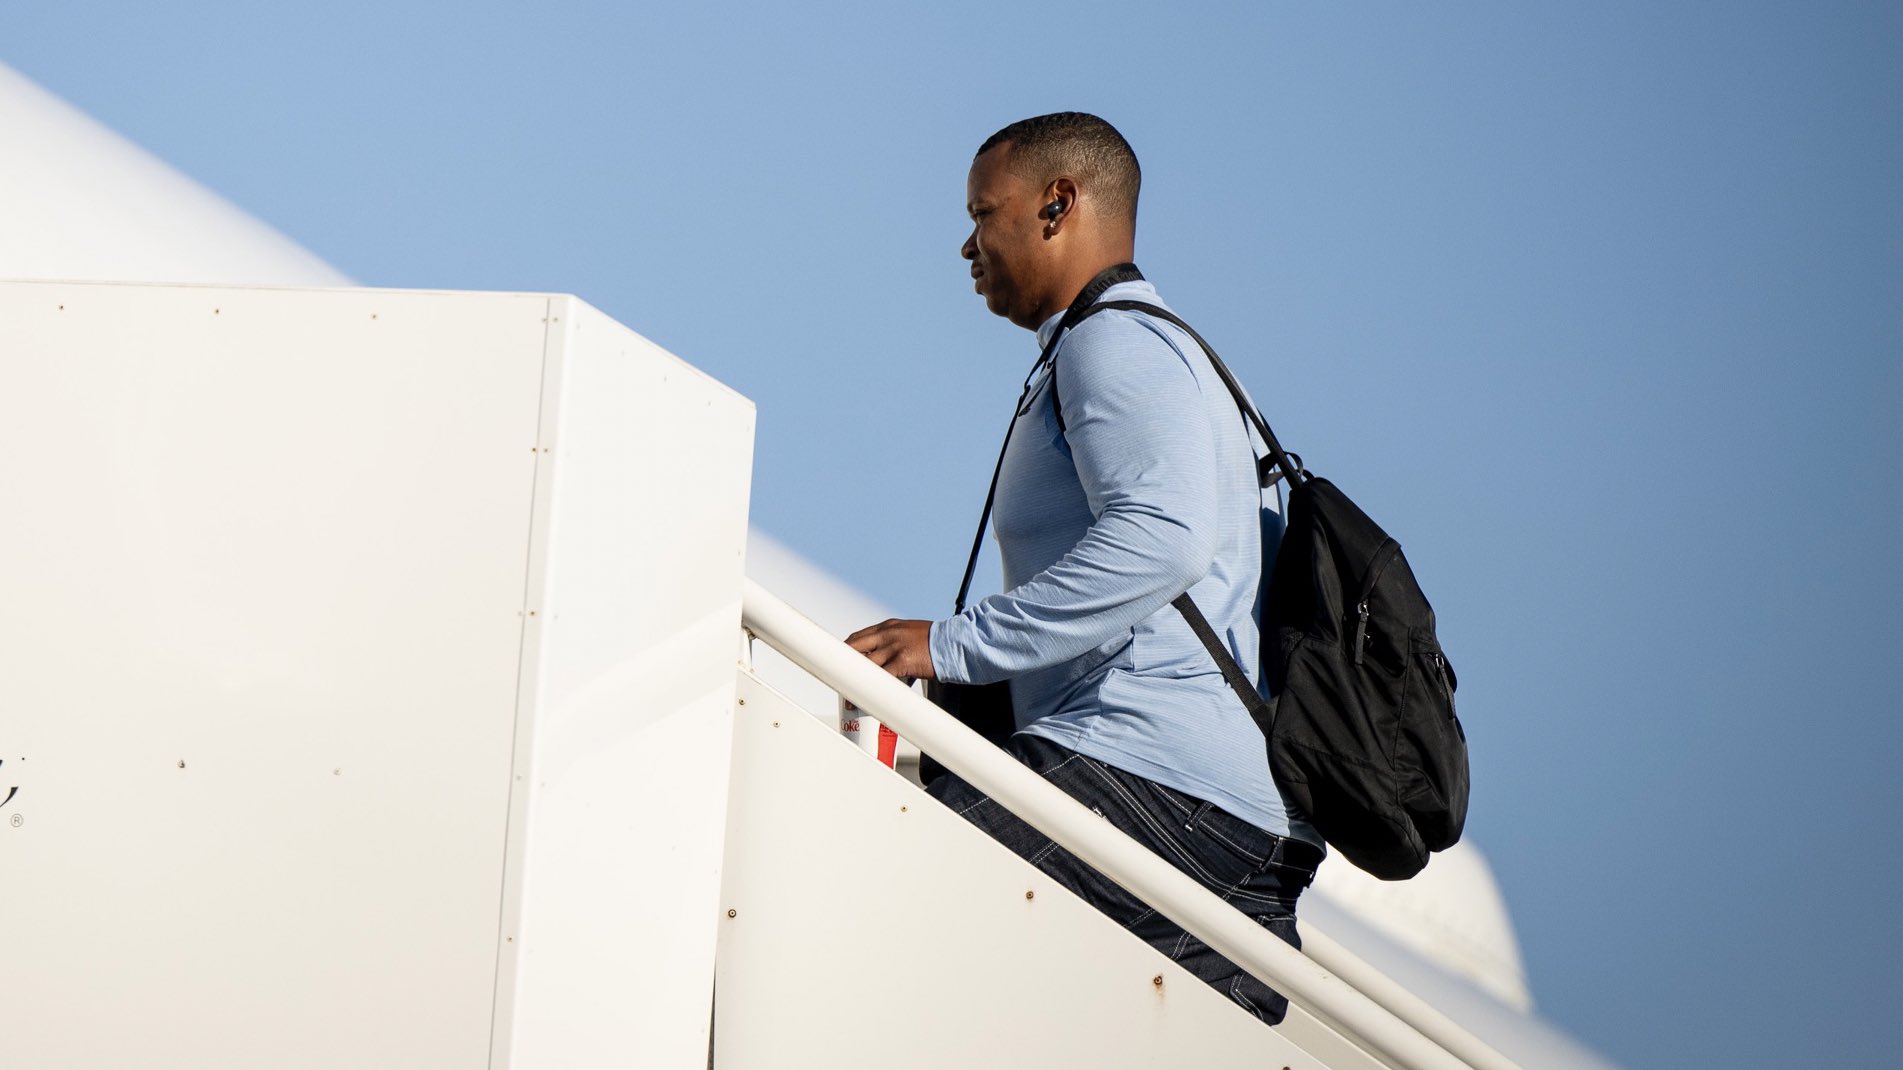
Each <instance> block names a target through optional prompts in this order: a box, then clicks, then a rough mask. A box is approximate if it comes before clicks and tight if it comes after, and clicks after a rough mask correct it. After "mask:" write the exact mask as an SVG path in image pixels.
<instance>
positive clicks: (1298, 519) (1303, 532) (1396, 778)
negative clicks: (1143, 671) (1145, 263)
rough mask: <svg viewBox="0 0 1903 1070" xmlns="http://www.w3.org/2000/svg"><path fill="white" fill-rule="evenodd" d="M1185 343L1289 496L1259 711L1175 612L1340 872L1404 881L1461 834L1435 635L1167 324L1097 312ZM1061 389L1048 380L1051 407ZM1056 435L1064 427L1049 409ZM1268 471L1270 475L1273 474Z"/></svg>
mask: <svg viewBox="0 0 1903 1070" xmlns="http://www.w3.org/2000/svg"><path fill="white" fill-rule="evenodd" d="M1113 308H1114V309H1126V310H1129V311H1135V312H1142V313H1144V314H1146V315H1150V316H1154V317H1156V318H1157V319H1161V320H1166V321H1168V322H1170V323H1173V324H1175V325H1176V326H1178V327H1180V328H1182V329H1183V331H1184V332H1185V333H1187V334H1188V335H1189V336H1190V337H1191V338H1194V339H1195V340H1196V344H1197V345H1199V346H1201V347H1202V348H1203V352H1204V353H1205V354H1207V355H1208V357H1209V363H1210V364H1211V365H1212V366H1213V367H1214V368H1215V370H1216V374H1217V375H1218V376H1220V377H1221V378H1222V381H1223V385H1224V386H1227V387H1228V388H1229V393H1230V394H1231V395H1232V396H1234V398H1235V401H1236V405H1237V407H1239V408H1240V409H1241V410H1242V413H1243V415H1244V416H1245V417H1246V418H1247V419H1248V420H1249V421H1250V422H1251V423H1253V424H1254V425H1255V427H1256V430H1257V432H1258V433H1260V434H1261V436H1262V441H1263V442H1264V443H1265V444H1267V446H1268V448H1269V456H1267V457H1265V458H1262V459H1261V460H1260V461H1259V462H1258V475H1259V477H1260V478H1259V482H1260V484H1261V486H1262V487H1264V488H1265V489H1266V488H1268V487H1270V486H1272V485H1273V484H1274V483H1275V481H1276V480H1277V479H1279V478H1283V477H1286V478H1287V479H1288V483H1289V492H1288V517H1287V526H1286V529H1285V530H1284V531H1283V532H1282V533H1281V537H1280V545H1279V546H1276V545H1271V544H1269V542H1270V540H1269V538H1268V537H1266V536H1265V546H1264V560H1265V561H1266V560H1268V558H1269V556H1270V555H1273V556H1274V560H1275V565H1274V569H1273V571H1272V572H1271V573H1270V574H1269V576H1268V593H1267V594H1266V595H1265V596H1264V597H1263V600H1262V629H1261V632H1262V665H1263V668H1264V671H1265V673H1266V674H1267V676H1268V684H1269V691H1270V694H1271V695H1272V696H1273V698H1272V699H1271V700H1270V701H1268V702H1264V701H1263V700H1262V697H1261V695H1260V694H1258V693H1257V691H1256V689H1255V686H1254V685H1253V684H1252V683H1250V682H1249V679H1248V677H1247V676H1246V675H1244V673H1243V671H1242V668H1241V666H1239V665H1237V664H1236V660H1235V658H1233V657H1231V656H1230V654H1229V650H1228V648H1227V647H1225V646H1224V645H1223V642H1222V640H1221V639H1220V638H1219V637H1218V636H1217V635H1216V632H1215V629H1213V628H1211V627H1210V625H1209V621H1208V619H1207V618H1205V617H1204V616H1203V613H1202V610H1201V609H1199V608H1197V606H1196V603H1195V602H1194V601H1192V600H1191V599H1190V597H1189V595H1188V594H1187V593H1185V594H1183V595H1181V596H1180V597H1178V598H1177V599H1176V600H1175V602H1173V603H1172V604H1173V605H1174V606H1176V608H1177V610H1178V611H1179V612H1181V613H1182V614H1183V617H1184V619H1185V620H1187V621H1188V622H1189V626H1190V628H1191V630H1193V631H1194V632H1195V633H1196V636H1197V638H1199V639H1201V640H1202V642H1203V646H1205V647H1207V648H1208V650H1209V654H1210V656H1211V657H1212V658H1214V659H1215V661H1216V664H1217V665H1218V666H1219V667H1220V668H1221V669H1222V674H1223V677H1224V678H1225V679H1226V680H1228V682H1229V686H1230V687H1231V688H1232V689H1233V690H1234V691H1235V693H1236V696H1237V697H1238V698H1240V699H1241V700H1242V704H1243V705H1244V706H1246V707H1248V710H1249V714H1250V716H1252V717H1253V718H1254V719H1255V723H1256V725H1257V726H1258V727H1260V728H1261V729H1262V734H1263V735H1264V736H1266V737H1268V740H1269V767H1270V769H1271V770H1272V771H1273V773H1274V774H1275V779H1276V782H1277V783H1278V784H1279V785H1280V786H1281V787H1282V790H1283V792H1284V793H1285V794H1286V795H1287V796H1288V798H1289V799H1290V801H1291V802H1293V803H1294V804H1295V806H1296V807H1297V808H1298V809H1299V810H1300V811H1301V816H1304V817H1306V818H1308V820H1309V822H1310V823H1311V824H1313V825H1314V826H1315V830H1316V831H1317V832H1320V833H1321V834H1322V837H1323V838H1324V839H1326V840H1327V841H1328V842H1329V844H1331V845H1332V846H1333V847H1334V848H1335V849H1336V850H1338V851H1340V852H1341V853H1342V854H1343V855H1345V856H1347V858H1348V860H1349V861H1350V862H1353V863H1354V864H1355V865H1357V866H1359V867H1360V868H1362V869H1364V870H1366V871H1368V872H1369V873H1372V874H1373V875H1375V876H1376V877H1379V878H1381V879H1382V880H1404V879H1406V878H1408V877H1412V876H1413V875H1414V874H1416V873H1419V872H1420V871H1421V869H1422V868H1423V867H1425V866H1426V865H1427V856H1428V853H1429V852H1431V851H1442V850H1446V849H1447V848H1449V847H1452V846H1453V845H1454V843H1455V842H1456V841H1458V840H1459V839H1460V832H1461V828H1462V826H1464V825H1465V824H1466V821H1467V735H1466V732H1465V731H1464V730H1462V728H1461V727H1460V720H1459V718H1457V717H1456V716H1455V715H1454V688H1455V678H1454V668H1453V666H1452V665H1450V664H1448V662H1447V656H1446V654H1444V653H1443V652H1442V651H1441V648H1440V641H1439V640H1438V639H1436V638H1435V635H1434V609H1433V607H1432V606H1430V605H1429V604H1428V602H1427V596H1426V595H1424V594H1422V593H1421V588H1420V584H1418V583H1417V582H1416V581H1415V579H1414V573H1413V570H1411V569H1410V568H1408V565H1407V559H1406V558H1405V557H1403V556H1402V555H1401V544H1400V543H1398V542H1396V541H1394V539H1392V538H1391V537H1389V535H1388V533H1387V532H1385V531H1383V530H1381V526H1380V525H1378V524H1376V523H1375V522H1374V521H1373V520H1371V519H1369V518H1368V515H1367V514H1366V513H1364V512H1362V511H1361V510H1360V508H1358V507H1357V506H1356V505H1355V503H1354V502H1352V501H1350V500H1349V499H1348V496H1347V495H1346V494H1343V493H1342V492H1341V491H1340V489H1339V488H1337V487H1336V486H1335V485H1334V484H1333V483H1330V482H1329V481H1327V480H1325V479H1320V478H1317V477H1315V476H1311V475H1309V474H1308V472H1307V470H1305V469H1304V468H1303V467H1302V466H1301V464H1300V462H1299V460H1298V459H1297V460H1291V458H1290V455H1289V454H1288V453H1287V452H1285V451H1284V450H1283V449H1282V446H1281V444H1280V443H1278V442H1277V441H1276V439H1275V433H1274V432H1273V431H1271V430H1269V425H1268V422H1267V421H1266V420H1264V419H1263V418H1262V414H1261V413H1260V412H1258V411H1256V408H1255V406H1254V405H1252V404H1250V403H1249V399H1248V397H1247V396H1246V395H1244V394H1243V392H1242V388H1241V386H1239V385H1238V384H1237V383H1236V380H1235V376H1233V375H1231V374H1230V372H1229V369H1228V367H1227V366H1226V365H1224V364H1223V362H1222V358H1221V357H1218V356H1217V355H1216V351H1215V350H1214V349H1213V348H1211V347H1210V345H1209V343H1208V342H1205V341H1203V338H1202V336H1201V335H1199V334H1197V333H1196V330H1195V328H1193V327H1191V326H1190V325H1189V324H1187V323H1184V322H1183V321H1182V320H1181V319H1180V318H1178V317H1177V316H1176V315H1175V314H1174V313H1172V312H1170V311H1169V310H1168V309H1164V308H1159V307H1158V306H1156V305H1151V304H1146V303H1144V302H1141V301H1105V302H1102V303H1098V304H1093V305H1091V306H1090V307H1089V308H1087V309H1084V310H1081V312H1080V314H1078V315H1077V316H1076V317H1075V319H1074V320H1067V323H1068V325H1069V326H1073V327H1074V326H1075V325H1076V323H1078V322H1081V321H1082V320H1083V319H1084V318H1085V317H1088V316H1090V315H1092V314H1094V313H1096V312H1099V311H1102V310H1105V309H1113ZM1056 384H1057V380H1056V377H1055V374H1053V376H1052V378H1051V388H1052V402H1053V404H1054V405H1056V404H1058V399H1057V397H1056ZM1058 427H1059V428H1060V429H1061V428H1062V427H1063V414H1062V409H1061V408H1059V409H1058ZM1277 469H1280V472H1279V473H1278V472H1277V471H1276V470H1277Z"/></svg>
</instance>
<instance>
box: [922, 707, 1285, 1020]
mask: <svg viewBox="0 0 1903 1070" xmlns="http://www.w3.org/2000/svg"><path fill="white" fill-rule="evenodd" d="M1009 749H1010V751H1011V753H1012V755H1013V756H1015V757H1016V758H1017V759H1018V760H1019V761H1021V762H1023V763H1024V764H1025V765H1028V766H1030V767H1031V769H1033V770H1034V771H1036V772H1037V773H1038V774H1039V775H1040V776H1042V777H1043V778H1044V779H1046V780H1048V781H1050V782H1051V783H1053V784H1055V785H1057V786H1058V787H1060V788H1062V789H1064V791H1065V793H1066V794H1068V795H1070V796H1071V797H1072V798H1074V799H1076V800H1077V801H1078V802H1081V803H1083V804H1084V805H1085V806H1088V807H1090V808H1091V809H1092V810H1094V811H1096V812H1097V814H1098V815H1099V816H1101V817H1103V818H1105V819H1107V820H1108V821H1110V823H1111V824H1113V825H1115V826H1116V827H1117V828H1119V829H1122V830H1123V831H1124V832H1126V833H1128V834H1130V836H1131V837H1133V838H1134V839H1135V840H1136V841H1137V842H1138V843H1141V844H1143V845H1144V846H1145V847H1148V848H1149V849H1150V850H1152V851H1154V852H1156V853H1157V854H1158V855H1161V856H1162V857H1163V858H1164V859H1165V860H1167V861H1169V862H1170V863H1172V864H1173V865H1175V866H1176V868H1177V869H1180V870H1182V871H1183V872H1184V873H1187V874H1189V875H1190V876H1191V877H1194V878H1196V880H1197V881H1198V882H1200V883H1201V884H1202V885H1203V887H1205V888H1208V889H1209V890H1210V891H1212V892H1214V893H1216V894H1217V895H1219V896H1221V897H1222V898H1223V900H1224V901H1226V902H1228V903H1231V904H1233V905H1234V906H1235V908H1236V909H1237V910H1240V911H1242V912H1243V913H1245V914H1247V915H1249V916H1250V917H1252V918H1254V919H1255V920H1256V922H1257V923H1259V924H1260V925H1262V927H1264V928H1266V929H1268V930H1269V931H1270V932H1272V933H1274V934H1275V935H1277V936H1279V937H1281V938H1282V939H1283V940H1286V941H1287V942H1289V943H1290V944H1293V945H1294V946H1296V947H1301V946H1302V941H1301V938H1300V937H1299V936H1298V935H1296V932H1295V900H1296V897H1297V896H1299V895H1301V894H1302V889H1304V888H1306V887H1308V885H1309V882H1310V881H1313V880H1314V879H1315V866H1316V865H1317V863H1319V862H1320V861H1321V849H1320V848H1318V847H1315V846H1314V845H1312V844H1309V843H1305V842H1303V841H1301V840H1296V839H1290V838H1287V837H1283V836H1277V835H1275V834H1273V833H1270V832H1265V831H1263V830H1262V829H1259V828H1256V827H1255V826H1254V825H1251V824H1249V823H1248V822H1247V821H1244V820H1242V819H1241V818H1239V817H1235V816H1234V815H1232V814H1229V813H1228V812H1226V811H1224V810H1221V809H1219V808H1217V807H1216V806H1215V805H1214V804H1211V803H1207V802H1204V801H1202V800H1201V799H1196V798H1192V797H1190V796H1188V795H1185V794H1183V793H1182V792H1179V791H1176V790H1174V789H1172V788H1166V787H1164V786H1163V785H1161V784H1158V783H1156V782H1155V781H1153V780H1146V779H1144V778H1143V777H1140V776H1137V775H1135V774H1133V773H1127V772H1124V771H1123V770H1121V769H1117V768H1114V767H1111V766H1108V765H1105V764H1103V763H1102V762H1099V761H1097V760H1096V759H1094V758H1089V757H1086V756H1084V755H1082V754H1078V753H1077V752H1076V751H1073V750H1069V749H1067V748H1064V747H1061V746H1058V745H1057V744H1055V743H1052V742H1050V741H1049V740H1044V739H1039V738H1037V737H1035V736H1027V735H1023V734H1019V735H1015V736H1013V737H1011V743H1010V747H1009ZM928 790H929V791H930V792H931V794H932V795H933V796H934V797H935V798H937V799H938V800H939V801H940V802H943V803H944V804H945V805H947V806H949V807H951V808H952V809H953V810H956V811H957V812H958V813H959V814H960V815H961V816H962V817H964V818H965V819H966V820H968V821H970V822H971V823H972V824H974V825H977V826H978V827H979V828H981V829H984V830H985V831H986V832H988V833H990V834H991V836H992V838H994V839H996V840H997V841H998V842H1000V843H1002V844H1004V845H1005V846H1006V847H1009V848H1010V849H1011V850H1013V851H1015V852H1017V853H1018V855H1020V856H1021V857H1023V858H1024V859H1025V860H1026V861H1028V862H1030V863H1031V864H1032V865H1034V866H1036V867H1037V868H1038V869H1041V870H1043V871H1044V872H1045V873H1047V874H1049V875H1050V876H1051V877H1053V878H1055V879H1056V880H1057V882H1058V883H1059V884H1062V885H1063V886H1064V887H1066V888H1069V889H1070V890H1071V891H1073V892H1076V893H1077V894H1078V895H1080V896H1082V897H1083V899H1084V901H1085V902H1087V903H1089V904H1090V905H1091V906H1094V907H1096V908H1097V909H1098V910H1100V911H1102V912H1103V913H1105V914H1106V915H1108V916H1109V917H1110V918H1111V919H1112V920H1113V921H1116V922H1117V923H1118V924H1120V925H1122V926H1123V927H1124V928H1126V929H1129V930H1130V931H1131V932H1133V933H1135V934H1136V935H1138V936H1140V937H1142V938H1143V939H1144V940H1145V941H1147V942H1148V943H1149V944H1150V946H1151V947H1154V948H1156V949H1157V950H1158V951H1161V952H1162V953H1163V954H1165V955H1168V956H1169V957H1170V958H1171V959H1173V960H1175V961H1176V962H1177V963H1179V964H1181V965H1182V966H1183V967H1184V968H1186V969H1188V970H1189V972H1191V973H1193V974H1195V975H1196V976H1198V977H1200V978H1202V979H1203V980H1205V981H1207V982H1209V983H1210V984H1211V985H1213V986H1214V987H1215V988H1216V989H1217V990H1219V991H1221V992H1222V993H1223V994H1224V995H1226V996H1228V997H1229V998H1230V999H1233V1000H1235V1001H1236V1002H1237V1003H1238V1004H1240V1005H1241V1006H1242V1007H1243V1008H1244V1009H1245V1010H1247V1011H1249V1012H1250V1013H1251V1014H1254V1015H1255V1016H1256V1017H1257V1018H1260V1019H1261V1020H1262V1021H1264V1022H1266V1023H1268V1024H1269V1025H1275V1024H1277V1023H1278V1022H1280V1021H1281V1020H1282V1016H1283V1014H1284V1013H1286V1012H1287V1010H1288V1001H1287V1000H1286V999H1284V998H1283V997H1282V996H1280V995H1279V994H1277V993H1276V992H1275V991H1274V990H1273V989H1271V988H1269V987H1268V986H1267V985H1265V984H1263V983H1262V982H1260V981H1258V980H1256V979H1255V978H1254V977H1251V976H1249V974H1247V973H1246V972H1244V971H1243V970H1242V969H1241V968H1240V967H1238V966H1236V965H1235V964H1234V963H1232V962H1230V961H1229V960H1228V959H1225V958H1223V957H1222V956H1221V955H1218V954H1216V953H1215V952H1214V951H1212V950H1210V949H1209V946H1208V945H1207V944H1204V943H1203V942H1202V941H1201V940H1198V939H1196V938H1195V937H1193V936H1191V935H1189V934H1188V933H1186V932H1184V931H1183V930H1182V929H1181V928H1180V927H1178V926H1177V925H1176V923H1175V922H1172V921H1170V920H1169V919H1167V918H1165V917H1164V916H1163V915H1161V914H1159V913H1157V912H1156V911H1155V910H1152V909H1151V908H1150V907H1149V906H1147V905H1146V904H1144V903H1143V902H1141V901H1139V900H1138V899H1137V898H1136V897H1135V896H1133V895H1131V894H1130V893H1129V892H1126V891H1124V890H1123V889H1122V888H1119V887H1118V886H1117V885H1115V884H1113V883H1112V882H1111V881H1110V880H1109V879H1108V878H1106V877H1104V876H1103V875H1102V874H1100V873H1098V872H1097V871H1096V870H1094V869H1091V868H1090V867H1089V866H1087V865H1085V864H1083V863H1082V862H1080V861H1078V859H1077V857H1076V856H1075V855H1073V854H1071V853H1070V852H1069V851H1067V850H1065V849H1063V848H1062V847H1059V846H1058V845H1057V844H1055V843H1052V842H1051V841H1050V839H1049V838H1047V837H1046V836H1045V835H1044V834H1043V833H1041V832H1038V831H1037V830H1036V829H1034V828H1032V827H1031V826H1029V825H1027V824H1025V823H1024V822H1023V821H1021V820H1019V819H1018V817H1017V816H1016V815H1014V814H1012V813H1011V812H1010V811H1009V810H1006V809H1005V808H1004V807H1002V806H1000V805H998V804H997V803H996V802H994V801H993V800H991V799H990V798H987V797H986V796H985V795H984V794H982V793H981V792H979V791H978V789H976V788H974V787H972V786H971V785H970V784H967V783H966V782H965V781H964V780H963V779H962V778H960V777H959V776H957V775H956V774H953V773H946V774H945V775H943V776H941V777H939V778H938V779H937V780H935V781H933V782H932V784H931V786H930V788H929V789H928Z"/></svg>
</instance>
